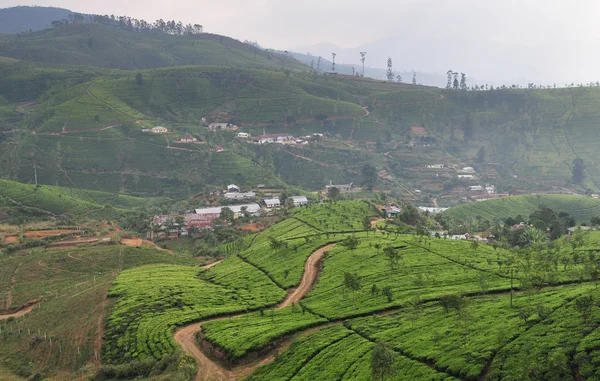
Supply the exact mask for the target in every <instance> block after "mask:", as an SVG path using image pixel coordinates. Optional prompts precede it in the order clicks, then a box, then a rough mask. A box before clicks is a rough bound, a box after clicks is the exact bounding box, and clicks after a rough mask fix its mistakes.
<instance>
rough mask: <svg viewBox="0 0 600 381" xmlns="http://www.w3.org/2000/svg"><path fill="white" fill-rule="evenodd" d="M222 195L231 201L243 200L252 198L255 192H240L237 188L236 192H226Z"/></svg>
mask: <svg viewBox="0 0 600 381" xmlns="http://www.w3.org/2000/svg"><path fill="white" fill-rule="evenodd" d="M223 197H224V198H226V199H227V200H233V201H244V200H252V199H254V198H255V197H256V193H254V192H246V193H241V192H240V191H239V190H238V191H237V192H227V193H225V194H223Z"/></svg>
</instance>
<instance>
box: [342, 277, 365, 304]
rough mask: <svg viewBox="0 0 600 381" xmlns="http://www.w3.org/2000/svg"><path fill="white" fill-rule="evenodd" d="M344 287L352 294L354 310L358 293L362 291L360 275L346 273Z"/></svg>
mask: <svg viewBox="0 0 600 381" xmlns="http://www.w3.org/2000/svg"><path fill="white" fill-rule="evenodd" d="M344 287H345V288H347V289H348V290H350V291H351V292H352V308H354V300H355V293H356V291H359V290H360V287H361V284H360V277H359V276H358V274H353V273H349V272H346V273H344Z"/></svg>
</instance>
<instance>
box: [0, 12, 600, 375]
mask: <svg viewBox="0 0 600 381" xmlns="http://www.w3.org/2000/svg"><path fill="white" fill-rule="evenodd" d="M13 11H14V12H17V13H18V12H29V11H30V12H32V13H31V14H34V13H35V14H37V15H39V14H40V12H41V13H43V12H44V8H40V9H37V8H35V9H32V10H29V11H28V10H23V9H16V10H13ZM63 11H64V12H70V11H67V10H60V9H58V10H57V9H53V10H52V12H51V13H49V14H55V13H56V14H57V12H58V13H60V12H63ZM48 12H50V11H48ZM3 14H5V10H3V9H0V16H2V15H3ZM66 17H70V18H68V19H64V20H52V21H55V22H54V23H51V24H50V25H51V27H49V28H46V29H44V28H42V27H40V28H30V29H31V30H23V31H22V32H20V33H18V34H17V33H15V34H0V380H10V381H12V380H18V381H23V380H28V381H29V380H36V381H40V380H52V381H54V380H57V381H58V380H94V381H102V380H149V381H167V380H169V381H171V380H174V381H209V380H222V381H234V380H240V381H241V380H248V381H262V380H281V381H283V380H286V381H290V380H293V381H301V380H324V381H329V380H343V381H346V380H347V381H350V380H356V381H368V380H374V379H377V380H379V379H380V380H382V381H383V380H390V381H414V380H439V381H442V380H444V381H500V380H530V381H534V380H557V381H558V380H561V381H562V380H573V381H581V380H596V379H599V378H600V372H599V370H598V369H600V367H599V366H600V363H599V361H598V353H599V351H600V344H599V343H600V308H599V307H600V296H599V294H598V283H599V279H600V256H599V253H600V246H599V245H600V162H599V161H598V159H597V155H596V153H597V152H598V151H599V150H600V141H599V140H598V139H597V129H598V126H599V125H600V124H599V123H600V112H598V110H600V87H599V83H598V82H589V83H580V84H571V85H567V86H565V87H556V86H542V85H537V84H534V83H530V84H529V86H526V87H522V86H518V85H508V84H507V85H500V86H498V85H496V87H494V86H489V87H488V86H487V85H486V86H481V87H480V86H472V87H470V86H469V85H468V84H467V83H465V82H463V83H462V84H460V85H459V83H458V79H457V78H458V75H459V73H458V72H454V73H453V72H452V71H449V73H448V86H447V87H446V88H441V87H433V86H423V85H420V84H418V82H417V81H416V78H415V80H414V83H408V82H403V81H402V80H401V78H398V77H394V75H393V74H394V71H393V70H392V66H391V58H390V61H389V65H390V66H389V67H388V68H389V71H390V72H389V73H388V74H389V76H388V78H389V79H388V80H387V81H385V80H377V79H373V78H368V77H365V76H364V75H361V73H360V71H357V70H356V68H355V67H354V66H352V65H347V64H344V63H341V65H344V66H343V69H344V71H343V72H344V73H346V74H342V73H341V72H337V71H336V69H335V54H333V55H332V57H331V58H332V61H326V60H324V63H322V62H321V57H318V63H317V65H316V66H315V63H314V62H312V61H311V64H310V65H308V64H307V63H306V62H305V63H302V62H300V61H298V60H296V59H295V58H294V57H296V56H298V54H295V53H293V52H288V51H284V50H273V49H265V48H262V47H260V45H259V44H258V43H257V42H252V41H248V40H246V41H244V42H241V41H238V40H236V39H234V38H231V37H227V36H221V35H218V34H211V33H205V32H204V31H203V26H202V25H200V24H196V25H193V26H192V24H189V25H187V26H185V25H183V24H181V23H176V22H175V21H172V22H171V21H168V22H166V23H165V22H164V21H162V19H161V20H158V21H157V22H156V23H153V24H151V25H150V24H147V23H145V21H144V22H143V23H142V21H143V20H137V19H131V18H127V17H119V16H117V17H114V16H112V17H111V16H108V15H107V16H100V15H84V14H74V13H71V14H70V16H66ZM1 19H2V18H1V17H0V20H1ZM12 21H13V20H11V23H10V27H11V28H13V29H14V28H17V27H19V25H43V23H44V22H45V21H44V20H43V18H40V19H38V18H36V19H28V20H24V21H23V22H22V23H21V24H19V23H18V22H12ZM16 21H19V20H16ZM25 21H27V22H25ZM161 21H162V22H161ZM46 23H47V22H46ZM144 23H145V24H144ZM7 25H8V24H7ZM6 27H8V26H6ZM365 54H366V53H365ZM361 56H362V58H363V59H364V58H365V55H364V54H362V53H361ZM306 57H311V56H310V55H306ZM304 59H305V60H306V58H304ZM310 59H311V60H312V58H310ZM313 61H314V60H313ZM325 63H326V64H327V65H331V70H329V69H328V68H324V66H322V65H325ZM362 63H363V70H364V60H363V62H362ZM357 67H358V66H357ZM349 70H352V74H349V73H350V71H349ZM363 74H364V73H363ZM413 74H414V75H415V76H416V72H413ZM453 75H454V78H455V79H456V82H455V84H454V85H452V76H453ZM462 78H463V80H465V81H466V79H467V77H466V76H465V75H464V73H463V76H462Z"/></svg>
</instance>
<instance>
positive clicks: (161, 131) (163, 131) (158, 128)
mask: <svg viewBox="0 0 600 381" xmlns="http://www.w3.org/2000/svg"><path fill="white" fill-rule="evenodd" d="M167 132H169V130H167V129H166V128H164V127H162V126H156V127H154V128H153V129H152V133H153V134H166V133H167Z"/></svg>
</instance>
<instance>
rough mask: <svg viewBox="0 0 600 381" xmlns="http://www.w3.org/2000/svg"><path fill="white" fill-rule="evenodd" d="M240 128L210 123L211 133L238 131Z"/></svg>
mask: <svg viewBox="0 0 600 381" xmlns="http://www.w3.org/2000/svg"><path fill="white" fill-rule="evenodd" d="M237 128H238V127H237V126H236V125H235V124H231V123H210V124H209V125H208V129H209V130H211V131H216V130H236V129H237Z"/></svg>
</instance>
